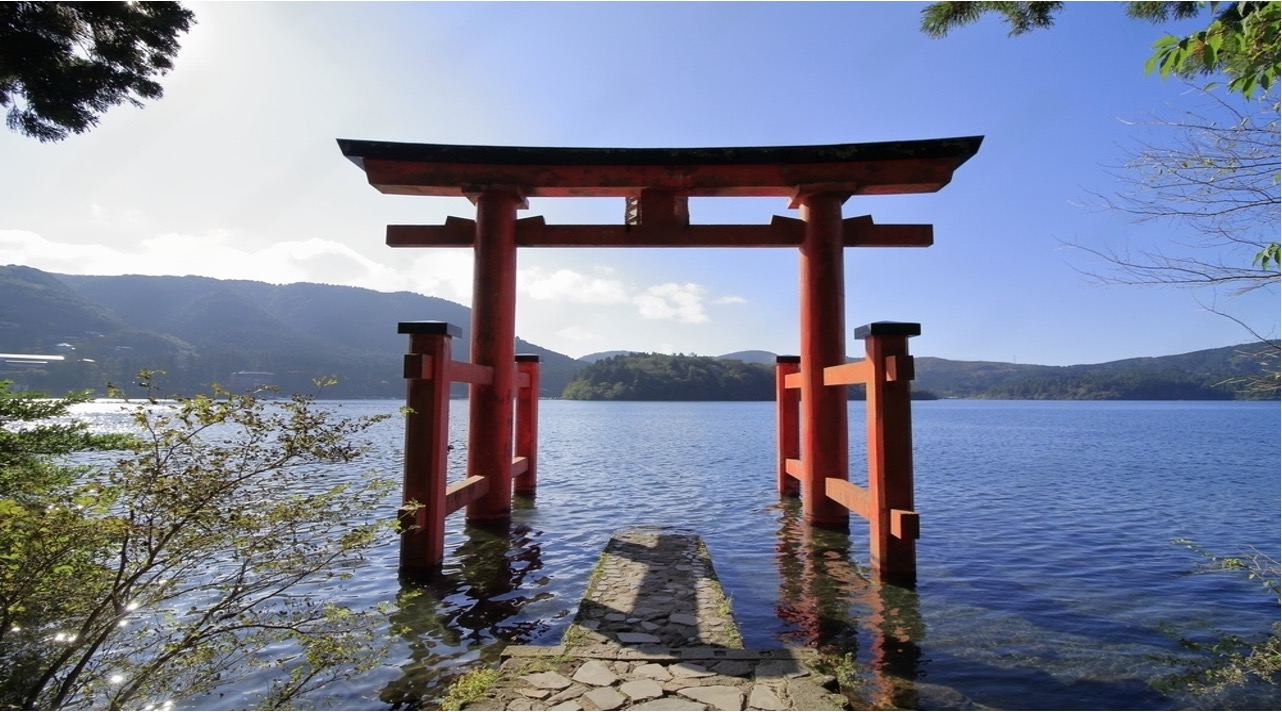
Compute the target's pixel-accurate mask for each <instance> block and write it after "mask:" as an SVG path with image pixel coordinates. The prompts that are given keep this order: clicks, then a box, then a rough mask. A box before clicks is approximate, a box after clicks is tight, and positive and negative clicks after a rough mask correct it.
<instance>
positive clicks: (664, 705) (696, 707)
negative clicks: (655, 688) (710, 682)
mask: <svg viewBox="0 0 1282 712" xmlns="http://www.w3.org/2000/svg"><path fill="white" fill-rule="evenodd" d="M629 709H634V710H690V711H691V712H703V710H706V709H708V706H707V705H705V704H703V703H701V702H691V701H690V700H683V699H681V698H679V697H661V698H659V699H657V700H650V701H649V702H642V703H641V704H639V705H634V706H633V707H630V708H629Z"/></svg>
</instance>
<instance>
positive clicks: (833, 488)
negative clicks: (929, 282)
mask: <svg viewBox="0 0 1282 712" xmlns="http://www.w3.org/2000/svg"><path fill="white" fill-rule="evenodd" d="M824 485H825V486H826V490H825V494H826V495H827V496H828V498H829V499H832V500H833V501H835V502H837V503H838V504H840V505H841V506H843V507H845V508H846V509H848V510H850V511H851V513H853V514H857V515H859V516H860V517H863V518H864V519H867V518H868V513H869V511H871V509H872V505H871V504H870V498H869V495H868V490H866V489H864V488H863V487H860V486H859V485H856V484H853V483H851V482H849V481H847V480H839V479H836V478H831V477H830V478H829V479H828V480H827V481H826V482H825V483H824Z"/></svg>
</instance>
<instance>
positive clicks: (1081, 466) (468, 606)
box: [82, 401, 1280, 709]
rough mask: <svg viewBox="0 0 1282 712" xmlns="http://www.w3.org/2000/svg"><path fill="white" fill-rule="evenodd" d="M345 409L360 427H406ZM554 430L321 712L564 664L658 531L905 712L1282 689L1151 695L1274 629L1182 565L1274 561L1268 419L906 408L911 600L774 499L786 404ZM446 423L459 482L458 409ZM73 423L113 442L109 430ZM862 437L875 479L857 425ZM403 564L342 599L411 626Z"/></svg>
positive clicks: (568, 413) (745, 613)
mask: <svg viewBox="0 0 1282 712" xmlns="http://www.w3.org/2000/svg"><path fill="white" fill-rule="evenodd" d="M332 405H334V406H335V407H339V408H341V409H342V411H343V412H344V413H347V414H351V415H360V414H365V413H371V414H372V413H385V412H393V411H395V409H396V408H397V407H398V406H399V404H398V403H393V402H357V403H353V402H346V403H341V404H338V403H335V404H332ZM540 407H541V412H540V423H539V428H540V450H539V460H540V464H539V494H538V498H537V500H536V501H535V502H533V503H531V502H520V503H518V504H519V508H518V510H517V511H516V512H515V514H514V517H513V521H512V523H511V525H510V527H507V528H503V529H500V530H482V529H477V528H472V527H468V526H466V525H465V524H464V522H463V519H462V516H461V513H458V514H456V515H454V516H452V517H451V518H450V520H449V521H448V523H447V526H448V531H449V534H448V549H447V561H446V567H445V571H444V572H443V575H442V577H441V578H440V580H439V581H436V582H434V583H433V584H432V585H430V586H427V587H424V588H423V591H424V592H425V595H421V596H419V597H418V598H415V599H414V600H412V601H410V602H408V603H405V604H404V605H402V606H400V607H399V608H398V609H397V610H396V612H395V613H393V614H392V616H391V620H390V623H395V624H396V625H398V626H404V627H405V629H406V631H407V632H405V633H404V634H403V635H400V636H399V637H397V638H396V639H395V640H394V644H393V646H392V650H391V653H390V654H389V656H388V657H387V659H386V665H385V666H384V667H382V668H381V669H378V670H376V671H375V672H374V673H372V674H369V675H366V676H363V677H362V678H360V679H357V680H354V681H352V682H350V683H346V684H344V685H340V686H337V687H335V688H334V689H332V690H330V692H331V693H334V694H335V695H336V697H335V698H334V699H333V700H331V701H329V702H328V703H327V704H329V705H331V706H333V707H336V708H344V709H387V708H389V707H391V706H408V705H412V704H415V703H414V702H413V701H414V700H418V699H420V698H422V699H424V700H425V702H424V704H425V705H427V706H432V700H433V699H434V698H435V697H437V696H439V695H440V694H442V693H443V692H444V688H445V686H446V685H447V684H448V683H449V681H450V680H452V679H453V677H454V676H456V675H457V674H459V672H461V671H463V670H466V669H468V668H470V667H472V666H475V665H478V664H481V663H482V662H487V661H492V660H494V659H496V656H497V653H498V651H499V650H501V649H502V647H503V646H504V645H506V644H508V643H532V644H554V643H555V642H556V641H557V640H558V639H559V637H560V635H561V633H562V632H563V631H564V629H565V627H566V626H567V625H568V624H569V622H570V621H571V619H572V618H573V617H574V613H575V611H576V607H577V605H578V600H579V598H580V597H581V595H582V594H583V591H584V589H585V587H586V585H587V575H588V572H589V571H590V570H591V568H592V565H593V564H594V563H595V561H596V559H597V557H598V555H599V554H600V552H601V549H602V548H603V547H604V545H605V543H606V541H607V540H608V538H609V536H610V533H611V532H612V531H613V530H615V529H618V528H620V527H624V526H627V525H632V524H661V525H670V526H678V527H685V528H689V529H693V530H695V531H697V532H698V533H700V534H701V535H702V536H703V537H704V539H705V540H706V541H707V544H708V547H709V549H710V550H711V553H712V556H713V560H714V563H715V566H716V570H717V573H718V575H719V577H720V578H721V581H722V584H723V586H724V588H725V589H726V592H727V593H728V594H729V595H730V596H731V598H732V601H733V608H734V610H735V615H736V618H737V619H738V620H739V622H740V625H741V627H742V629H743V635H744V639H745V643H746V645H747V646H748V647H777V646H780V645H811V646H817V647H821V648H823V649H825V650H828V651H832V652H836V653H839V654H840V653H846V652H849V653H851V654H852V655H853V656H854V658H855V659H856V660H858V661H860V662H862V663H864V664H865V665H867V666H868V667H869V669H870V670H872V671H873V672H874V673H875V674H874V675H873V677H872V680H871V681H870V691H871V694H873V696H874V697H877V696H880V697H878V699H883V700H886V701H892V700H893V701H895V702H897V703H898V704H901V705H907V706H912V705H913V704H917V703H918V699H920V700H926V701H928V700H930V699H932V698H930V697H921V698H917V697H916V695H918V694H920V695H927V693H928V692H930V691H931V690H934V689H937V688H934V687H933V686H944V687H947V688H952V689H954V690H956V691H958V692H960V693H961V694H963V695H965V696H966V697H969V698H970V699H971V700H973V701H974V702H976V703H977V704H980V705H984V706H989V707H994V708H1005V709H1164V708H1180V707H1195V706H1215V705H1221V704H1230V705H1232V706H1236V707H1240V708H1268V709H1277V708H1278V704H1279V703H1278V698H1277V696H1276V690H1272V691H1262V692H1258V691H1257V693H1246V694H1242V695H1238V696H1236V697H1234V698H1232V699H1228V700H1223V699H1217V700H1194V699H1184V698H1179V697H1168V696H1164V695H1163V694H1162V693H1159V692H1157V691H1155V690H1154V689H1152V688H1151V687H1150V685H1149V683H1150V682H1152V681H1153V680H1154V679H1155V678H1157V677H1159V676H1161V675H1164V674H1167V673H1170V672H1172V671H1173V670H1174V668H1172V667H1171V666H1170V665H1169V664H1167V663H1164V662H1162V658H1163V656H1169V655H1177V656H1178V655H1182V654H1183V653H1182V652H1181V650H1180V648H1179V646H1178V645H1177V644H1176V643H1175V642H1174V641H1173V639H1172V637H1171V636H1170V635H1169V634H1166V633H1163V631H1162V627H1163V626H1170V627H1172V628H1173V629H1175V630H1178V631H1180V632H1181V633H1183V634H1185V635H1190V636H1200V637H1201V638H1202V639H1206V640H1209V639H1211V638H1213V637H1214V632H1215V631H1217V630H1224V631H1229V632H1237V633H1243V634H1255V633H1257V632H1259V631H1263V630H1267V629H1268V627H1269V626H1270V625H1271V624H1272V623H1273V622H1274V621H1276V620H1277V619H1278V616H1279V610H1278V603H1277V599H1276V598H1275V597H1272V596H1271V595H1270V594H1269V593H1268V592H1267V591H1266V590H1265V589H1264V588H1263V587H1261V586H1260V585H1259V584H1258V583H1255V582H1250V581H1246V580H1245V579H1244V578H1242V577H1236V576H1233V575H1228V574H1223V573H1219V574H1201V575H1193V574H1192V572H1193V571H1194V569H1196V568H1197V566H1198V565H1199V562H1200V561H1201V559H1200V557H1199V556H1198V555H1197V554H1195V553H1193V552H1190V551H1189V550H1187V549H1185V548H1183V547H1181V546H1179V545H1176V544H1174V543H1172V540H1174V539H1177V538H1188V539H1192V540H1194V541H1196V542H1197V543H1198V544H1200V545H1202V546H1203V547H1205V548H1207V549H1209V550H1211V551H1213V552H1216V553H1220V554H1233V553H1236V552H1238V551H1239V550H1241V549H1243V548H1245V547H1256V548H1258V549H1259V550H1261V551H1263V552H1264V553H1266V554H1269V555H1271V556H1272V557H1274V558H1277V557H1278V553H1279V552H1278V549H1279V526H1280V525H1279V505H1280V501H1279V476H1278V463H1279V460H1280V457H1279V409H1278V406H1277V404H1276V403H1171V402H1161V403H1157V402H1151V403H1150V402H1120V403H1119V402H1110V403H1095V402H1009V401H991V402H990V401H934V402H917V403H914V405H913V417H914V437H915V440H914V458H915V478H916V497H917V510H918V511H919V512H920V513H921V523H922V524H921V526H922V538H921V540H920V542H919V545H918V562H919V584H918V587H917V589H916V590H915V591H911V592H910V591H904V590H902V589H895V588H891V587H887V588H880V587H876V586H873V585H871V584H870V583H869V582H868V581H867V578H866V571H865V570H864V568H863V565H864V563H865V562H866V559H867V536H866V531H865V529H864V527H863V526H862V522H861V521H860V520H859V519H857V518H854V519H852V522H851V534H849V535H839V534H833V533H830V532H816V531H811V530H809V529H808V528H807V527H805V526H803V525H801V524H800V523H799V521H798V520H799V512H798V508H797V507H796V505H795V502H784V503H780V502H779V501H778V498H777V497H776V495H775V490H774V477H775V475H774V461H775V459H774V420H773V419H774V410H773V408H774V405H773V403H594V402H573V401H543V402H542V403H541V404H540ZM453 408H454V412H453V422H454V427H453V429H452V433H451V439H452V441H454V443H455V450H454V452H453V457H454V461H455V463H456V470H455V471H456V473H457V474H456V477H457V476H461V462H462V457H463V456H464V455H463V452H462V450H463V447H464V446H465V443H466V430H465V428H466V418H465V404H464V403H462V402H459V401H455V402H454V403H453ZM82 413H83V414H84V415H85V416H87V417H94V418H96V419H97V422H99V423H100V424H101V425H102V427H112V420H113V416H111V415H110V414H109V413H108V412H107V411H106V408H105V406H102V407H99V406H86V407H85V410H84V411H82ZM402 424H403V421H402V420H401V419H399V418H394V419H392V420H390V421H388V422H386V423H383V424H381V425H380V426H378V429H377V430H376V431H375V432H374V438H375V449H374V452H373V453H372V454H371V456H370V458H369V461H368V462H367V463H365V468H363V469H361V470H360V472H365V471H366V470H368V469H369V468H370V467H373V468H374V469H376V470H377V471H379V472H380V473H383V474H385V475H386V476H388V477H393V478H399V471H400V448H401V442H402V439H403V437H404V436H403V432H402V430H401V428H402ZM851 430H852V433H853V435H852V438H851V440H852V444H851V454H852V457H851V462H852V470H853V473H852V475H853V476H852V479H855V480H862V479H864V476H863V473H862V472H861V468H862V463H863V443H862V433H863V404H862V403H855V404H852V406H851ZM328 476H329V477H338V478H342V477H355V476H359V475H358V473H357V472H354V471H353V472H351V473H347V472H339V473H331V474H329V475H328ZM394 508H395V503H394V502H389V507H388V511H389V512H390V511H392V510H393V509H394ZM396 556H397V550H396V546H395V542H394V541H389V543H388V545H387V546H385V547H382V548H381V549H380V550H379V551H378V552H377V554H376V556H374V557H372V558H371V559H369V560H368V564H367V566H366V568H365V569H363V570H361V571H360V572H358V575H357V576H356V578H355V579H354V580H351V581H347V582H344V583H343V584H342V588H341V590H334V591H327V592H326V593H327V595H333V596H335V597H336V598H340V599H342V600H344V601H345V602H347V603H349V604H355V605H373V604H376V603H380V602H395V601H396V600H397V596H398V594H399V593H401V592H402V585H401V584H400V583H399V582H398V581H397V578H396V572H395V568H396ZM222 699H223V701H222V703H221V704H224V705H225V706H226V707H229V708H235V707H238V706H239V705H238V702H242V703H243V698H239V697H237V696H236V695H235V694H230V695H228V696H226V697H224V698H222ZM920 703H921V704H927V703H928V702H920ZM210 704H213V703H211V702H210V701H203V702H202V706H209V705H210Z"/></svg>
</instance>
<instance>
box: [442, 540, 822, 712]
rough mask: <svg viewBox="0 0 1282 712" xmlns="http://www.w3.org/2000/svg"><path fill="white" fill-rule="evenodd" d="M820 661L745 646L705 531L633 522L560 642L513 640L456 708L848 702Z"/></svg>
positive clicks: (759, 706) (606, 556)
mask: <svg viewBox="0 0 1282 712" xmlns="http://www.w3.org/2000/svg"><path fill="white" fill-rule="evenodd" d="M816 659H817V656H816V655H815V653H814V652H813V651H809V650H801V649H782V648H781V649H774V650H746V649H744V647H743V640H742V637H741V636H740V634H739V629H738V627H737V626H736V625H735V621H734V614H733V612H732V610H731V606H730V601H729V600H728V599H727V598H726V595H725V593H724V592H723V591H722V589H721V584H720V583H719V582H718V581H717V576H716V573H715V572H714V571H713V568H712V560H711V559H710V557H709V556H708V550H707V548H706V547H705V546H704V544H703V541H702V539H700V538H699V537H698V536H697V535H695V534H693V533H691V532H685V531H680V530H675V529H667V528H658V527H654V528H651V527H638V528H631V529H625V530H622V531H619V532H616V533H615V534H614V536H613V537H611V539H610V542H609V544H607V545H606V548H605V551H604V553H602V555H601V558H600V560H599V561H598V563H597V566H596V569H594V570H593V572H592V576H591V578H590V580H589V583H588V590H587V593H586V594H585V595H584V598H583V601H582V603H581V604H580V606H579V613H578V615H577V616H576V618H575V620H574V622H573V623H572V624H571V625H570V627H569V629H567V630H566V632H565V635H564V636H563V637H562V639H561V644H560V645H555V646H530V645H513V646H509V647H508V648H507V650H506V651H504V653H503V661H502V664H501V665H500V667H499V671H498V672H499V676H498V681H497V682H496V683H494V684H493V685H491V686H490V687H489V688H488V689H487V690H486V692H485V693H484V695H483V696H482V697H480V698H478V699H474V700H471V701H469V702H467V703H465V704H464V705H463V709H486V710H837V709H845V703H846V700H845V698H844V697H843V696H842V695H840V694H836V691H837V690H838V686H837V680H836V679H835V678H833V677H832V676H831V675H825V674H821V673H819V672H817V671H816V670H815V669H814V667H813V666H814V664H815V662H816Z"/></svg>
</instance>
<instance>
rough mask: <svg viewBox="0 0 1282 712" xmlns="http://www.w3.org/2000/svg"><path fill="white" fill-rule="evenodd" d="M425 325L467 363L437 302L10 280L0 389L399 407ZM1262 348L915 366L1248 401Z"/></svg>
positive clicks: (259, 288)
mask: <svg viewBox="0 0 1282 712" xmlns="http://www.w3.org/2000/svg"><path fill="white" fill-rule="evenodd" d="M417 320H436V321H446V322H450V323H452V324H455V325H457V326H459V327H461V329H462V331H463V338H460V339H456V340H455V343H454V358H455V359H458V360H466V359H467V352H468V341H469V339H468V331H469V325H470V323H471V310H470V309H468V308H467V307H465V306H463V305H461V304H457V303H455V302H450V301H447V300H444V299H439V298H436V297H428V296H423V295H420V294H413V293H410V292H395V293H385V292H376V291H373V290H369V289H362V288H358V287H343V286H333V285H322V284H308V283H300V284H290V285H271V284H266V283H262V282H251V281H244V280H219V279H212V278H208V277H191V276H188V277H149V276H137V275H126V276H113V277H103V276H83V275H61V274H52V273H48V272H43V271H41V270H37V269H34V268H30V267H21V266H7V267H6V266H0V378H8V379H13V380H14V381H15V382H16V383H17V384H18V386H19V387H27V388H31V389H35V390H43V391H46V392H51V393H59V392H63V391H66V390H72V389H82V388H90V389H95V390H97V391H98V392H100V393H101V392H102V390H103V388H104V386H105V384H107V383H113V384H116V385H117V386H122V385H125V384H129V383H130V382H131V381H132V380H133V376H134V374H136V373H137V372H138V371H139V370H140V369H148V370H163V371H165V372H166V373H165V375H164V376H162V377H161V378H160V379H158V381H157V383H158V385H159V387H160V388H161V390H162V392H163V393H164V394H172V393H187V394H189V393H195V392H205V391H207V390H208V388H209V386H210V384H213V383H219V384H223V385H224V386H232V387H236V386H242V387H243V386H245V385H247V384H248V385H258V384H260V383H271V384H274V385H277V386H279V387H280V389H281V390H282V391H283V392H287V393H288V392H311V391H313V390H314V386H313V385H312V379H313V378H316V377H320V376H333V377H335V378H336V379H337V380H338V383H337V385H335V386H333V387H331V388H329V389H327V390H326V391H325V392H324V395H325V397H331V398H401V397H403V396H404V393H405V387H404V382H403V381H402V379H401V378H400V374H401V356H402V354H404V353H405V349H406V347H407V345H408V339H407V337H405V336H404V335H400V334H397V332H396V326H397V323H398V322H400V321H417ZM1258 346H1259V345H1258V344H1257V345H1254V346H1252V345H1246V346H1240V347H1223V348H1220V349H1208V350H1205V351H1198V352H1194V353H1190V354H1182V355H1178V356H1166V357H1158V358H1141V359H1126V360H1123V361H1114V362H1110V363H1105V364H1095V365H1081V366H1036V365H1028V364H1010V363H995V362H967V361H950V360H947V359H941V358H933V357H920V356H919V357H917V359H916V363H917V369H916V370H917V379H916V381H915V382H914V388H915V389H919V390H926V391H929V392H931V393H933V394H935V395H936V396H938V397H957V398H974V397H997V398H1192V399H1198V398H1233V397H1244V396H1245V394H1244V392H1243V391H1242V389H1240V388H1236V387H1235V386H1233V385H1232V382H1239V381H1242V380H1243V379H1250V378H1256V377H1259V376H1260V375H1261V374H1266V373H1268V372H1269V369H1268V368H1262V367H1261V365H1260V359H1259V358H1255V357H1253V356H1252V355H1251V354H1252V353H1254V351H1258V348H1256V347H1258ZM517 352H518V353H536V354H538V355H539V356H540V361H541V368H542V371H541V377H540V386H541V395H542V396H544V397H561V396H562V394H563V393H564V392H565V390H566V387H567V386H568V385H569V384H570V383H571V382H572V381H573V380H574V379H575V377H576V376H577V375H579V374H580V373H581V372H582V371H584V369H587V368H588V367H589V366H590V365H591V364H593V363H596V362H600V361H604V360H608V359H611V358H617V357H620V356H625V357H626V356H628V355H630V354H631V352H626V351H609V352H600V353H596V354H589V355H587V356H584V357H582V358H580V359H574V358H571V357H570V356H567V355H565V354H562V353H558V352H555V351H552V350H550V349H546V348H542V347H540V346H537V345H535V344H531V343H529V342H526V341H523V340H520V339H518V340H517ZM1275 353H1276V352H1275ZM33 355H42V356H43V358H37V357H34V356H33ZM690 358H699V357H690ZM774 358H775V354H773V353H771V352H768V351H740V352H735V353H731V354H724V355H722V356H719V357H716V358H714V359H710V360H714V361H717V360H720V361H741V362H744V363H748V364H760V365H762V367H767V366H769V365H770V364H773V362H774ZM1274 358H1276V357H1275V356H1274ZM1275 363H1276V361H1275ZM1272 368H1273V370H1276V367H1272ZM1226 382H1227V383H1228V385H1225V383H1226ZM1275 383H1276V381H1275ZM458 392H459V393H461V389H460V390H459V391H458ZM1272 397H1274V398H1276V397H1277V395H1276V388H1275V389H1274V391H1273V393H1272Z"/></svg>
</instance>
